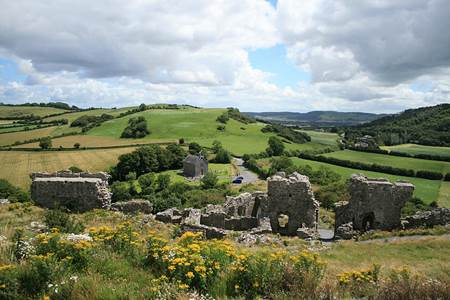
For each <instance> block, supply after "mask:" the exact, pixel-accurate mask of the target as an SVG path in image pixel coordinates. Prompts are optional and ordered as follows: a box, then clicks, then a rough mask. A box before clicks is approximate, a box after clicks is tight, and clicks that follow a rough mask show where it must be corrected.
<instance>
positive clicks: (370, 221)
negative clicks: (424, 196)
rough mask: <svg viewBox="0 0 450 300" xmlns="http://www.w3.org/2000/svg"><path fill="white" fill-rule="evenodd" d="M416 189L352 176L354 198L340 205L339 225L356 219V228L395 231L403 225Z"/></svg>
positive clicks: (337, 209)
mask: <svg viewBox="0 0 450 300" xmlns="http://www.w3.org/2000/svg"><path fill="white" fill-rule="evenodd" d="M413 192H414V185H412V184H410V183H408V182H404V181H398V182H395V183H390V182H389V181H388V180H386V179H368V178H367V177H365V176H362V175H352V177H351V179H350V185H349V193H350V201H349V202H348V203H340V204H338V205H336V209H335V212H336V221H335V228H336V231H337V229H338V228H339V227H340V226H341V225H342V224H346V223H349V222H352V226H353V229H354V230H357V231H365V230H369V229H381V230H391V229H394V228H399V227H400V212H401V209H402V207H403V206H404V205H405V203H406V201H408V200H409V199H410V198H411V197H412V194H413Z"/></svg>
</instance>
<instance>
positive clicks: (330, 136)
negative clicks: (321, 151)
mask: <svg viewBox="0 0 450 300" xmlns="http://www.w3.org/2000/svg"><path fill="white" fill-rule="evenodd" d="M300 131H301V132H305V133H306V134H308V135H309V136H310V137H311V142H313V143H317V144H323V145H329V146H336V145H337V139H338V138H339V135H338V134H336V133H331V132H321V131H316V130H300Z"/></svg>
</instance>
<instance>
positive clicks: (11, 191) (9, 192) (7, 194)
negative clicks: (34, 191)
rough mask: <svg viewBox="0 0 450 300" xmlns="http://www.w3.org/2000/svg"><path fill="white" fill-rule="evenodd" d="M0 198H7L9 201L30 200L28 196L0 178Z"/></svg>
mask: <svg viewBox="0 0 450 300" xmlns="http://www.w3.org/2000/svg"><path fill="white" fill-rule="evenodd" d="M0 199H8V200H9V201H10V202H26V201H29V200H30V197H29V196H28V194H27V193H25V192H24V191H22V190H21V189H20V188H18V187H15V186H13V185H12V184H11V183H9V182H8V181H7V180H6V179H0Z"/></svg>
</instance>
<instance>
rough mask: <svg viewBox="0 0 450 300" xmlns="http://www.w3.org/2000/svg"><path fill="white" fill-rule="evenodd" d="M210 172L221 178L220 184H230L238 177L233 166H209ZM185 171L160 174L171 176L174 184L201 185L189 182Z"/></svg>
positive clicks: (196, 182)
mask: <svg viewBox="0 0 450 300" xmlns="http://www.w3.org/2000/svg"><path fill="white" fill-rule="evenodd" d="M208 170H209V171H210V172H214V173H216V174H217V176H218V177H219V183H227V184H228V183H230V182H231V178H232V177H233V176H235V175H236V172H235V169H234V168H233V166H232V165H231V164H213V163H210V164H208ZM182 172H183V170H169V171H164V172H161V173H160V174H168V175H170V180H171V182H172V183H174V182H184V183H188V184H191V185H199V184H200V181H199V180H196V181H188V180H186V178H185V177H184V176H183V174H182Z"/></svg>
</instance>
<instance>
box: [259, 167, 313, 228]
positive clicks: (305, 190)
mask: <svg viewBox="0 0 450 300" xmlns="http://www.w3.org/2000/svg"><path fill="white" fill-rule="evenodd" d="M265 210H266V211H264V214H267V215H268V216H269V218H270V224H271V226H272V231H273V232H276V233H280V234H284V235H291V236H293V235H297V229H298V228H301V227H307V228H313V229H315V230H317V222H318V211H319V203H318V202H317V201H316V200H315V198H314V194H313V191H312V189H311V184H310V182H309V178H308V177H307V176H303V175H300V174H298V173H293V174H291V175H290V176H289V177H287V178H286V177H282V176H278V175H275V176H273V177H271V178H269V179H268V204H267V207H266V208H265ZM286 217H287V218H286ZM281 219H283V222H281Z"/></svg>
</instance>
